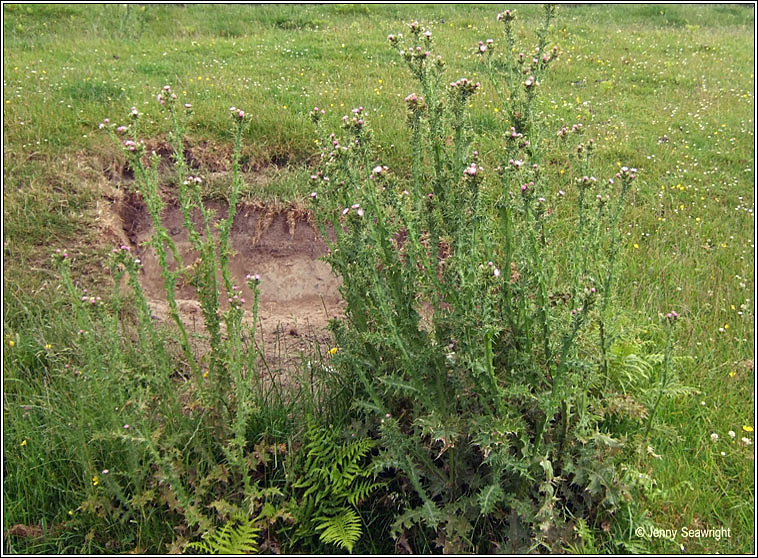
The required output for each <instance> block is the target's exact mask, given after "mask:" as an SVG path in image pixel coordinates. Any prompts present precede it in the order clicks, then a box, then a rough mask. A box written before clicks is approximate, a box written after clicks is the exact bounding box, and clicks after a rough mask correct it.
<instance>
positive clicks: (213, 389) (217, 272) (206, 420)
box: [64, 85, 266, 532]
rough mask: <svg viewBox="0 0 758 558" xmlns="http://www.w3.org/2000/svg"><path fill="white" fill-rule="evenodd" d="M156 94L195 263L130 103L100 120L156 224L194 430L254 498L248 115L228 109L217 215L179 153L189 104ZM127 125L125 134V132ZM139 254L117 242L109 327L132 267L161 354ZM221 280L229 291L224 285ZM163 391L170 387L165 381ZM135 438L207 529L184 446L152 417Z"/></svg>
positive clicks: (143, 335)
mask: <svg viewBox="0 0 758 558" xmlns="http://www.w3.org/2000/svg"><path fill="white" fill-rule="evenodd" d="M157 101H158V103H159V106H160V108H161V110H162V111H163V112H164V114H165V116H166V119H167V120H168V121H169V122H170V123H171V131H170V133H169V143H170V145H171V147H172V150H173V170H174V174H173V183H174V184H175V185H176V192H177V197H178V201H179V205H180V208H181V211H182V215H183V220H184V227H185V229H186V231H187V234H188V238H189V240H190V243H191V245H192V247H193V248H194V250H195V252H196V254H197V258H196V260H195V262H194V263H193V264H192V265H191V266H187V265H185V263H184V262H183V260H182V256H181V254H180V253H179V251H178V249H177V247H176V244H175V243H174V241H173V240H172V239H171V237H170V235H169V234H168V233H167V231H166V229H165V226H164V225H163V223H162V212H163V209H164V206H165V203H164V202H163V200H162V197H161V194H160V188H159V183H160V179H161V177H160V176H159V174H158V167H159V162H160V158H159V156H158V155H156V154H155V153H152V154H151V155H150V156H149V158H147V157H146V154H145V148H144V145H143V144H142V143H141V142H140V140H139V131H138V123H139V116H140V115H139V113H138V111H137V110H136V108H133V109H132V123H131V125H130V126H128V127H127V126H119V127H115V126H113V125H111V123H110V122H109V121H108V120H106V121H105V122H103V124H102V125H101V127H102V128H106V130H107V131H108V132H109V133H110V134H111V137H112V138H113V139H114V140H115V141H116V142H117V143H118V144H119V145H120V146H121V147H122V149H123V151H124V153H125V154H126V156H127V158H128V161H129V165H130V166H131V168H132V169H133V170H134V173H135V179H136V182H137V187H138V188H139V191H140V192H142V194H143V196H144V200H145V204H146V206H147V209H148V212H149V214H150V217H151V219H152V224H153V229H154V234H153V237H152V239H151V241H150V243H149V245H150V247H151V248H153V249H154V250H155V253H156V255H157V257H158V262H159V265H160V267H161V272H162V275H163V278H164V287H165V294H166V299H167V301H168V306H169V313H170V315H171V318H172V319H173V322H174V324H175V325H176V328H177V331H178V333H179V340H180V345H181V346H182V349H183V355H184V357H185V360H186V362H187V363H188V366H189V368H190V371H191V378H190V380H191V381H190V382H188V386H189V388H188V391H189V392H190V393H195V394H197V396H198V397H199V401H198V404H199V407H200V409H201V412H200V413H199V414H198V415H196V416H193V420H194V421H195V431H196V432H197V431H202V432H204V433H206V434H207V435H210V436H212V437H213V439H214V441H213V445H215V446H216V447H217V449H218V451H219V452H220V454H221V455H223V458H224V462H225V463H226V464H227V466H228V467H229V468H230V469H231V471H232V472H233V474H234V475H236V478H238V479H239V481H240V482H241V484H242V494H243V497H244V498H246V499H252V498H253V496H254V494H255V490H256V489H255V486H254V483H253V480H252V475H251V463H250V459H249V452H250V450H249V448H248V444H249V440H248V428H249V424H250V420H251V417H252V415H253V413H254V412H255V411H256V409H257V408H258V406H259V403H260V402H262V401H265V399H266V394H265V393H264V388H263V386H262V385H261V384H260V381H259V376H258V374H257V373H256V360H257V351H256V348H255V344H254V339H255V332H256V323H257V318H258V306H259V297H260V290H259V283H260V278H259V276H258V275H254V274H249V275H248V276H247V278H246V283H247V285H248V287H249V288H250V289H251V291H252V292H253V300H252V301H251V303H252V309H251V310H252V312H251V314H252V316H251V318H250V320H246V319H245V314H246V312H247V310H246V307H247V306H249V303H247V301H246V300H245V298H244V295H243V292H242V289H241V288H240V287H239V286H238V285H237V284H235V282H234V280H233V278H232V276H231V273H230V270H229V261H230V257H231V255H232V248H231V245H230V232H231V227H232V223H233V221H234V216H235V213H236V207H237V204H238V201H239V195H240V192H241V191H242V188H243V187H244V181H243V178H242V174H241V167H240V158H241V153H242V136H243V132H244V129H245V126H246V123H247V120H246V115H245V112H244V111H242V110H240V109H237V108H234V107H233V108H232V109H231V110H230V112H231V118H232V123H233V140H234V151H233V159H232V188H231V191H230V195H229V209H228V212H227V215H226V216H225V217H224V218H222V219H220V220H218V223H217V224H214V217H215V216H214V215H213V212H212V211H210V210H209V209H207V208H206V207H205V204H204V203H203V199H202V190H201V185H202V183H203V181H202V178H201V177H199V176H193V175H190V174H189V172H188V168H187V163H186V160H185V153H184V142H185V134H186V127H187V122H188V118H189V117H190V116H191V114H192V106H191V105H189V104H185V105H184V106H183V107H182V106H180V105H179V101H178V99H177V96H176V94H175V93H174V92H173V91H172V90H171V87H170V86H169V85H166V86H165V87H163V88H162V89H161V91H160V93H158V95H157ZM126 134H130V136H131V138H130V139H124V137H125V135H126ZM146 158H147V159H148V160H147V161H146ZM197 216H199V220H198V219H197ZM198 223H199V226H198ZM216 229H217V232H216ZM139 263H140V262H139V260H138V259H132V258H130V256H129V248H128V247H127V246H121V248H119V249H114V251H113V263H112V271H113V273H114V280H115V285H116V288H115V292H114V297H113V304H114V306H115V308H116V313H115V315H114V317H113V320H114V321H113V328H114V331H115V330H116V329H117V328H118V320H119V317H118V308H119V306H120V304H121V299H122V297H121V293H120V289H121V283H122V279H123V277H124V275H125V274H127V273H128V276H129V280H128V284H129V285H130V286H131V288H132V290H133V291H134V295H135V296H136V299H137V302H138V310H139V317H140V326H139V332H140V335H139V338H140V343H141V345H142V346H143V347H144V348H145V350H146V351H148V353H147V354H159V355H163V358H165V348H164V347H163V345H162V343H161V341H160V340H159V337H158V335H157V333H156V330H155V326H154V325H153V324H152V318H151V314H150V309H149V306H148V304H147V301H146V299H145V296H144V293H143V292H142V289H141V286H140V284H139V279H138V276H137V271H138V269H139ZM219 277H220V281H219ZM64 280H65V276H64ZM180 281H187V282H189V283H190V284H191V285H193V286H194V287H195V290H196V293H197V298H198V300H199V302H200V306H201V309H202V314H203V318H204V323H205V330H206V333H207V339H208V349H209V351H208V359H207V361H206V360H205V359H204V358H198V355H197V354H196V352H195V350H194V349H193V348H192V346H191V345H190V342H189V335H188V333H187V329H186V326H185V325H184V323H183V321H182V317H181V315H180V313H179V310H178V306H177V303H176V288H177V285H178V283H179V282H180ZM222 290H223V291H225V295H226V296H224V295H222ZM222 296H223V302H222ZM224 307H225V308H224ZM166 362H168V361H166ZM206 363H207V364H206ZM166 368H169V366H166ZM256 384H257V386H258V389H257V390H256V389H255V386H256ZM163 391H172V390H171V389H170V388H167V386H163ZM193 436H194V434H193ZM135 441H137V442H139V441H141V443H145V442H147V447H148V450H149V453H150V455H151V456H152V459H153V460H154V462H155V463H157V464H158V465H159V467H160V469H161V471H162V472H161V475H162V477H163V478H164V479H165V480H167V481H168V486H170V489H171V491H172V493H173V495H174V497H175V498H176V501H177V503H178V508H179V509H181V510H182V511H183V512H184V514H185V517H186V519H187V522H188V523H189V525H190V526H193V527H197V528H199V529H200V530H201V531H204V532H210V529H211V527H212V522H211V521H210V520H209V518H207V517H206V516H205V515H204V513H203V512H202V507H203V506H204V505H207V502H205V500H206V499H207V497H208V494H207V493H205V492H204V491H198V492H193V491H192V490H190V489H189V488H188V486H187V480H186V478H184V475H183V473H182V472H181V469H182V468H181V466H179V465H178V464H177V460H178V458H179V456H180V452H178V448H177V447H176V446H174V445H173V443H170V442H169V443H167V444H164V442H165V440H164V439H163V438H162V427H157V430H156V432H153V433H152V434H151V433H150V432H142V433H139V436H138V438H135ZM251 501H252V500H251Z"/></svg>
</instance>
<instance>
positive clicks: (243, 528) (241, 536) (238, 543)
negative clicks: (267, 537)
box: [185, 514, 260, 554]
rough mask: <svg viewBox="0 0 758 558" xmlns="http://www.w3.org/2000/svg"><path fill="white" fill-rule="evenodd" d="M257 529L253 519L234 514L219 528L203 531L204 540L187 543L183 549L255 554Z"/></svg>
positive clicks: (211, 552) (256, 551) (217, 552)
mask: <svg viewBox="0 0 758 558" xmlns="http://www.w3.org/2000/svg"><path fill="white" fill-rule="evenodd" d="M259 530H260V529H257V528H256V527H254V520H252V519H250V518H249V517H247V516H245V515H242V514H236V515H233V516H232V517H231V518H230V519H229V521H227V523H226V525H224V526H223V527H221V528H220V529H218V530H216V531H209V532H207V533H205V534H204V535H203V538H204V539H205V540H202V541H197V542H191V543H188V544H187V545H186V546H185V550H193V551H197V552H198V553H199V554H257V553H258V531H259Z"/></svg>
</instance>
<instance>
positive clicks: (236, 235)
mask: <svg viewBox="0 0 758 558" xmlns="http://www.w3.org/2000/svg"><path fill="white" fill-rule="evenodd" d="M206 207H207V208H208V209H212V210H213V211H214V212H215V217H214V222H217V221H218V220H219V219H221V218H225V217H226V215H227V214H228V206H227V203H226V202H225V201H215V200H213V201H208V202H206ZM117 213H118V215H119V216H120V220H121V224H122V230H123V233H124V236H123V238H126V239H127V241H128V243H129V245H130V247H131V249H132V251H133V253H134V254H135V255H136V256H137V257H139V258H140V259H141V260H142V263H143V269H142V277H141V284H142V288H143V290H144V291H145V294H146V296H147V297H148V300H149V303H150V307H151V310H152V312H153V314H154V316H155V317H156V318H157V319H159V320H162V321H169V320H170V318H169V313H168V305H167V303H166V294H165V291H164V281H163V277H162V275H161V269H160V265H159V262H158V257H157V255H156V253H155V250H154V249H153V248H152V247H150V246H148V245H147V244H146V241H148V240H149V239H150V237H151V236H152V234H153V225H152V220H151V218H150V215H149V213H148V211H147V208H146V207H145V205H144V202H143V201H142V199H141V197H140V196H138V195H136V194H127V195H125V196H124V197H123V198H122V200H120V202H119V203H118V211H117ZM193 218H194V222H195V226H196V227H197V229H198V230H202V226H201V218H200V215H199V212H196V214H195V215H193ZM162 223H163V226H164V227H165V228H166V230H167V231H168V232H169V235H170V236H171V238H172V240H173V241H174V243H175V244H176V247H177V249H178V251H179V254H180V256H181V258H182V261H183V264H184V265H185V266H187V265H191V264H192V262H194V261H195V259H196V258H197V256H198V254H197V253H196V251H195V250H194V248H193V247H192V245H191V243H190V241H189V239H188V233H187V231H186V230H185V227H184V218H183V215H182V212H181V210H180V208H179V207H178V206H177V205H176V204H169V205H168V206H167V207H166V209H165V210H164V212H163V215H162ZM119 232H120V231H119ZM214 234H216V232H215V228H214ZM119 236H121V235H120V234H119ZM231 247H232V249H233V255H232V258H231V260H230V265H229V268H230V272H231V275H232V278H233V281H234V282H235V283H236V285H237V286H238V287H240V288H241V289H242V292H243V295H244V297H245V299H246V307H247V309H248V310H252V302H253V294H252V292H251V290H250V289H249V288H248V286H247V284H246V280H245V276H246V275H247V274H258V275H259V276H260V287H259V288H260V293H261V294H260V306H259V313H258V330H257V332H256V343H257V345H258V347H259V348H260V349H261V351H262V352H263V354H264V358H265V359H266V363H267V364H268V365H269V366H271V367H273V368H277V369H284V368H291V367H292V366H296V365H297V363H299V362H300V358H301V355H302V354H303V352H307V351H311V350H313V349H315V346H314V344H318V345H319V346H320V347H321V349H322V351H324V350H327V349H328V345H329V344H330V340H331V335H330V333H329V332H328V331H327V324H328V322H329V320H331V319H332V318H334V317H337V316H340V315H342V313H343V312H344V302H343V301H342V298H341V296H340V293H339V281H338V279H337V278H336V277H335V276H334V275H333V274H332V272H331V269H330V267H329V265H328V264H326V263H325V262H323V261H320V259H319V258H320V257H321V256H322V255H324V254H325V253H326V244H325V242H324V241H323V239H322V238H321V237H320V235H319V233H318V232H317V231H316V230H315V229H314V227H313V226H312V225H311V224H310V223H309V222H308V219H307V215H306V214H305V213H303V212H302V211H297V210H295V209H289V210H285V211H279V212H273V211H269V210H267V209H266V208H265V207H264V208H261V207H253V206H249V207H246V206H244V205H243V206H241V207H239V208H238V209H237V213H236V215H235V218H234V222H233V224H232V229H231ZM170 266H171V267H172V268H173V267H175V263H174V262H173V261H170ZM220 279H221V278H220V277H219V287H220V289H223V288H224V287H223V283H222V282H221V280H220ZM176 299H177V303H178V306H179V310H180V313H181V315H182V317H183V319H184V322H185V324H186V326H187V328H188V329H189V330H190V332H194V333H197V334H202V333H203V332H204V328H203V317H202V312H201V309H200V304H199V302H198V300H197V296H196V293H195V289H194V287H192V286H191V285H189V284H180V285H178V288H177V293H176ZM221 299H222V301H223V300H225V299H226V293H225V292H224V291H223V290H222V292H221ZM251 315H252V312H250V314H249V316H251Z"/></svg>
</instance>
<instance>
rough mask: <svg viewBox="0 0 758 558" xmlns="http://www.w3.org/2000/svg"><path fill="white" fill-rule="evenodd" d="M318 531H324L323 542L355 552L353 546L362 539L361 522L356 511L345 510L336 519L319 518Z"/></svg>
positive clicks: (317, 519)
mask: <svg viewBox="0 0 758 558" xmlns="http://www.w3.org/2000/svg"><path fill="white" fill-rule="evenodd" d="M316 521H318V524H317V525H316V531H322V533H321V536H320V537H319V538H320V539H321V541H322V542H325V543H329V544H335V545H337V546H339V547H340V548H344V549H346V550H347V551H348V552H350V553H352V552H353V546H354V545H355V543H356V542H358V539H360V538H361V520H360V518H359V517H358V514H357V513H356V512H355V510H353V509H350V508H345V509H343V510H342V513H340V514H339V515H336V516H334V517H323V516H322V517H318V518H316Z"/></svg>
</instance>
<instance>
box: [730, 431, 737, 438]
mask: <svg viewBox="0 0 758 558" xmlns="http://www.w3.org/2000/svg"><path fill="white" fill-rule="evenodd" d="M735 436H737V434H736V433H735V432H734V430H730V431H729V437H730V438H734V437H735Z"/></svg>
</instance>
